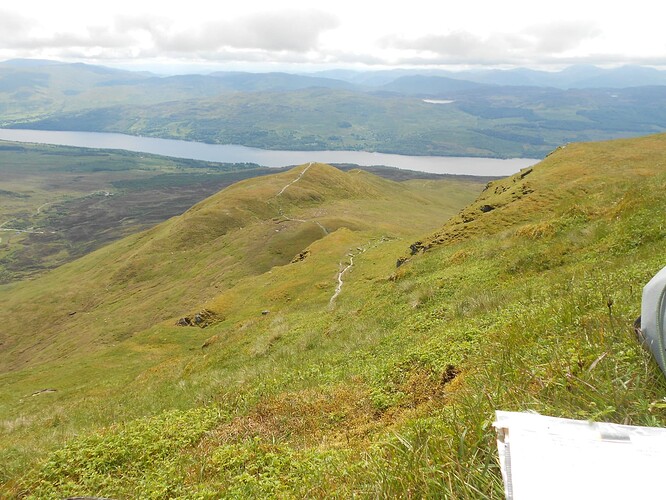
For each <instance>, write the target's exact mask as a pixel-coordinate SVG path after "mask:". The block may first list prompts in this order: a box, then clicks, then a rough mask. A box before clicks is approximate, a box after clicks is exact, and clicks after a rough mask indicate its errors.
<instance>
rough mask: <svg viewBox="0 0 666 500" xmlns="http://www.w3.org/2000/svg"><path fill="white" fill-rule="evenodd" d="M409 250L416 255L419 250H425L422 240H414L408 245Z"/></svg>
mask: <svg viewBox="0 0 666 500" xmlns="http://www.w3.org/2000/svg"><path fill="white" fill-rule="evenodd" d="M409 250H410V251H411V253H412V255H416V254H417V253H419V252H423V251H425V247H424V246H423V242H421V241H416V242H414V243H412V244H411V245H409Z"/></svg>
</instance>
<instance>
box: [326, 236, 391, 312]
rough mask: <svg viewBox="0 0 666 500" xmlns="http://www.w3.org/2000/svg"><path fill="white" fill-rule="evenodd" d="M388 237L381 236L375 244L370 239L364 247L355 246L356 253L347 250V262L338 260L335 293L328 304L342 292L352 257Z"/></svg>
mask: <svg viewBox="0 0 666 500" xmlns="http://www.w3.org/2000/svg"><path fill="white" fill-rule="evenodd" d="M388 240H389V238H387V237H386V236H382V237H381V238H380V240H379V241H377V242H376V243H375V244H372V241H370V242H369V243H368V244H367V245H366V246H365V247H362V248H361V247H358V248H356V253H354V252H349V253H348V254H347V256H348V257H349V262H348V263H344V262H343V261H340V264H339V266H338V267H339V271H338V284H337V286H336V287H335V293H333V295H332V296H331V299H330V300H329V301H328V306H329V307H333V305H334V303H335V299H337V298H338V295H340V292H342V287H343V285H344V280H343V278H344V275H345V273H346V272H347V271H349V270H350V269H351V268H352V267H353V266H354V257H356V256H358V255H361V254H362V253H365V252H366V251H367V250H370V249H372V248H375V247H377V246H379V245H381V244H382V243H384V242H385V241H388Z"/></svg>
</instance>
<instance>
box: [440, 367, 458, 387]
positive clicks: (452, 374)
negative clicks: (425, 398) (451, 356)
mask: <svg viewBox="0 0 666 500" xmlns="http://www.w3.org/2000/svg"><path fill="white" fill-rule="evenodd" d="M459 373H460V370H459V369H458V368H456V367H455V366H453V365H446V368H445V369H444V373H442V385H444V384H448V383H449V382H451V381H452V380H453V379H454V378H456V377H457V376H458V374H459Z"/></svg>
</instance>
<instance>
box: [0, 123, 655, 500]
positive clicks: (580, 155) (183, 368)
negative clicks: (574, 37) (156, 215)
mask: <svg viewBox="0 0 666 500" xmlns="http://www.w3.org/2000/svg"><path fill="white" fill-rule="evenodd" d="M664 165H666V137H664V136H653V137H647V138H643V139H637V140H633V141H614V142H610V143H600V144H585V145H569V146H567V147H566V148H564V149H560V150H558V151H557V152H556V153H554V154H553V155H551V156H549V157H548V159H547V160H546V161H544V162H542V163H541V164H539V165H537V166H536V167H535V168H534V170H533V171H532V172H531V173H529V174H527V175H526V176H523V177H522V178H521V177H520V174H518V175H517V176H515V177H513V178H508V179H506V180H503V181H499V182H498V183H494V184H493V185H491V187H490V188H489V189H490V191H491V192H486V193H484V194H483V195H482V198H481V199H480V200H479V201H477V202H474V203H472V204H471V205H469V206H468V207H467V208H466V209H464V210H463V212H462V215H460V216H456V217H454V218H452V219H451V220H450V221H449V222H448V223H446V224H445V225H444V227H443V228H441V229H440V230H438V231H436V232H435V233H433V235H432V236H430V237H427V238H421V239H420V240H419V241H420V242H421V243H422V245H421V246H420V247H419V250H418V251H417V252H415V253H414V255H410V259H409V261H408V262H407V263H404V264H403V265H402V266H400V267H399V268H398V269H397V270H396V268H395V264H396V257H397V256H400V255H404V253H405V252H409V250H407V249H408V248H409V247H410V244H411V242H412V241H415V239H408V238H407V237H406V233H402V234H399V235H398V234H396V237H395V238H392V239H391V238H387V239H381V233H373V232H364V231H360V232H359V231H352V230H349V229H339V230H337V231H333V232H332V233H330V234H328V235H327V236H325V237H322V238H320V239H318V240H317V241H315V242H313V243H311V244H310V245H309V246H308V249H309V250H310V253H309V254H308V255H307V257H306V258H304V259H303V260H300V261H297V262H295V263H291V264H286V265H284V266H276V267H273V268H272V269H271V270H270V272H266V273H263V274H257V275H251V276H246V277H245V278H244V279H242V280H239V281H238V282H237V283H235V284H234V286H233V287H229V288H228V289H227V290H224V291H222V293H220V294H219V295H218V296H217V297H215V298H213V299H212V300H210V301H208V302H205V303H201V304H199V306H198V310H201V309H203V308H204V307H205V308H206V309H208V310H211V311H214V312H215V313H216V314H218V315H219V317H221V318H224V319H223V320H222V321H219V322H216V323H214V324H212V325H211V326H209V327H208V328H206V329H205V330H202V329H196V328H193V329H186V330H183V329H182V328H178V327H175V326H172V325H170V324H166V323H162V324H158V325H156V326H154V327H153V328H151V329H149V330H145V331H143V332H140V333H137V334H136V335H135V336H134V337H132V338H131V339H128V340H126V341H124V342H122V343H120V344H119V345H118V346H117V347H116V348H112V349H111V348H110V349H108V350H106V351H104V352H105V354H104V356H103V357H102V356H100V355H99V354H97V355H95V356H93V357H92V359H91V362H93V361H95V362H99V361H101V360H108V361H110V360H114V361H115V362H116V363H118V365H122V366H124V368H123V373H124V375H123V376H122V377H121V376H117V377H115V378H114V377H113V376H109V375H107V376H105V377H104V378H103V379H102V380H104V382H103V384H104V386H103V387H100V384H99V383H97V384H92V383H90V384H85V383H82V382H78V384H80V389H79V390H80V392H79V395H76V396H75V395H74V394H73V393H72V392H67V393H65V392H64V391H63V393H62V394H61V393H60V392H58V393H54V394H50V395H43V396H39V398H45V397H51V396H53V397H54V399H53V403H54V404H53V406H47V405H42V403H38V402H37V397H35V398H30V399H31V400H34V401H35V403H32V402H30V403H26V404H27V405H28V407H29V408H30V409H31V410H32V411H21V410H18V409H17V410H15V411H13V412H11V413H7V414H6V415H7V418H6V420H5V422H6V423H5V427H4V431H3V432H4V433H5V435H6V436H7V437H8V438H9V439H10V440H9V441H7V442H8V443H10V445H9V446H6V448H5V449H4V450H3V452H2V453H3V458H6V459H7V463H9V464H10V466H9V468H8V471H7V472H6V473H5V476H4V477H5V478H6V481H7V485H6V486H5V489H4V491H6V492H7V494H10V495H12V494H14V495H16V494H19V493H20V492H26V493H27V492H31V493H34V492H39V494H40V495H42V494H43V495H44V496H45V497H48V495H51V496H53V497H57V495H61V496H62V495H63V494H64V493H65V492H66V493H67V494H70V493H71V494H73V493H77V494H83V493H86V492H93V491H94V492H95V493H96V494H107V495H111V494H118V495H129V496H142V497H147V498H149V497H156V498H158V497H159V498H163V497H187V498H211V497H256V496H263V497H271V496H273V497H285V498H306V497H351V496H354V495H355V496H359V497H381V498H395V497H400V498H403V497H404V498H412V497H419V498H422V497H425V498H460V499H462V498H502V497H503V489H502V482H501V476H500V474H499V465H498V462H497V457H496V445H495V435H494V430H493V428H492V422H493V419H494V411H495V410H496V409H503V410H516V411H537V412H539V413H543V414H547V415H552V416H560V417H571V418H578V419H590V420H604V421H612V422H618V423H625V424H634V425H652V426H664V425H666V404H664V398H665V397H666V380H665V379H664V377H663V375H662V374H661V373H660V372H659V370H658V368H657V366H656V364H655V363H654V362H653V360H652V359H651V358H650V356H649V354H648V353H647V352H646V351H645V350H644V349H643V348H642V347H641V346H640V344H639V343H638V342H637V341H636V339H635V338H634V334H633V331H632V323H633V320H634V319H635V317H636V316H638V314H639V310H640V294H641V289H642V286H643V285H644V284H645V283H646V282H647V281H648V280H649V279H650V277H651V276H653V275H654V273H655V272H657V271H658V270H659V269H660V268H661V267H663V265H664V264H665V262H664V259H663V257H662V255H663V252H662V249H663V244H664V239H665V238H666V230H664V228H663V224H662V217H661V207H663V202H664V199H663V193H664V190H663V187H664V185H665V184H666V170H664ZM527 180H529V186H530V189H531V190H532V191H531V192H529V193H526V192H525V190H523V189H522V188H518V189H515V190H514V191H511V190H512V189H514V187H516V186H518V187H519V186H522V185H523V184H522V183H523V182H524V181H527ZM501 186H506V187H507V189H506V190H504V191H502V190H501V189H498V190H497V191H498V192H497V196H498V198H497V199H495V198H494V194H493V193H494V189H495V187H497V188H499V187H501ZM486 191H488V190H486ZM511 192H513V193H514V194H515V193H518V194H516V195H514V194H511V195H509V194H507V193H511ZM308 203H310V201H308ZM486 204H488V205H494V206H496V207H497V208H495V209H494V210H491V211H485V212H483V211H480V210H476V208H475V207H480V206H483V205H486ZM466 214H468V215H469V214H472V215H474V217H472V218H470V217H467V216H466ZM396 217H399V216H398V215H397V216H396ZM465 218H467V219H468V221H467V222H464V220H463V219H465ZM463 228H469V229H463ZM421 234H422V233H421ZM414 238H418V236H416V235H415V236H414ZM369 241H381V244H377V245H374V246H373V245H370V246H368V247H367V250H366V251H365V252H363V253H359V254H358V255H357V258H355V261H354V266H353V268H352V270H351V272H349V274H346V275H345V285H344V288H343V291H342V293H341V294H340V295H339V296H338V297H337V298H336V301H335V305H334V307H332V308H329V307H328V300H329V298H330V296H331V294H332V292H333V289H334V287H335V276H336V275H337V274H336V273H337V270H338V264H339V262H340V260H342V259H343V258H344V257H345V256H346V255H348V253H349V252H350V251H354V249H356V248H360V247H362V246H363V245H366V244H367V243H368V242H369ZM263 310H266V311H267V313H266V314H262V311H263ZM211 338H215V341H214V342H210V343H208V342H206V341H207V339H211ZM204 343H208V345H207V346H206V347H205V348H202V345H203V344H204ZM167 353H168V356H167ZM123 357H125V358H124V359H123V360H122V363H121V362H120V360H121V358H123ZM147 360H151V361H150V367H148V366H143V367H140V366H139V365H140V363H146V361H147ZM132 363H136V365H134V367H132ZM71 366H72V365H71V364H69V361H64V362H63V369H65V367H66V368H67V369H71ZM45 367H48V368H49V369H51V368H53V364H48V365H45ZM131 367H132V368H131ZM45 369H46V368H45ZM56 370H57V368H56ZM43 373H44V372H43ZM43 373H42V375H40V374H35V375H33V376H34V377H35V379H34V380H44V379H43V378H41V377H42V376H43ZM79 373H81V372H79ZM22 376H23V374H22V373H21V375H20V376H19V375H17V378H16V379H13V380H12V379H11V377H9V378H8V380H9V381H10V382H11V383H12V384H16V387H18V386H19V385H18V384H20V383H24V382H20V379H21V377H22ZM73 383H74V382H73V381H72V384H73ZM121 384H122V393H121V392H120V390H119V386H120V385H121ZM23 387H25V386H23ZM95 391H98V392H97V394H98V396H96V395H95ZM81 394H85V395H86V396H85V397H86V398H91V400H92V401H94V402H95V403H100V404H101V399H102V398H106V403H104V404H103V405H102V407H103V408H106V409H108V408H109V407H110V405H112V404H113V405H119V404H121V405H123V406H124V409H122V410H118V413H117V414H116V415H115V416H113V417H110V418H107V419H106V420H105V419H102V418H99V416H97V417H93V416H91V415H90V413H89V411H90V400H89V401H86V400H85V399H84V398H81V397H79V396H80V395H81ZM3 397H4V398H5V399H4V401H8V400H9V398H8V397H7V396H3ZM26 399H27V398H26ZM41 401H45V400H43V399H42V400H41ZM55 404H58V405H60V407H61V408H62V409H63V411H62V412H61V413H59V416H58V418H59V419H60V420H59V421H53V422H51V424H50V425H52V429H54V431H55V432H60V433H61V436H62V438H67V441H68V443H69V444H68V445H67V447H65V448H62V446H61V444H60V441H59V440H58V439H53V437H51V438H49V439H48V440H47V443H49V446H50V447H51V448H52V449H53V451H51V452H50V453H49V451H48V447H49V446H44V445H43V444H42V445H41V446H38V445H37V444H36V443H35V439H36V436H42V437H43V436H44V433H43V431H38V429H37V425H38V423H39V424H43V423H44V422H46V421H47V420H46V418H45V416H44V415H46V413H47V410H46V408H49V410H53V409H54V407H55ZM129 407H131V409H129ZM167 410H168V411H167ZM199 412H203V413H202V414H200V413H199ZM206 412H212V414H213V415H215V417H214V418H213V420H207V418H204V417H203V416H201V415H203V414H206V415H208V413H206ZM141 413H144V414H146V415H154V417H149V418H148V420H146V419H145V418H143V417H141ZM21 418H25V419H26V420H25V421H24V422H23V423H22V421H21ZM30 418H32V419H34V420H32V421H31V420H30ZM171 418H173V419H176V420H178V421H181V420H182V421H184V422H189V421H190V420H191V423H192V426H191V427H192V429H204V430H203V431H202V432H200V433H196V432H195V434H193V435H192V437H191V439H190V438H188V439H185V440H180V438H178V437H177V436H174V437H173V439H172V438H170V437H169V435H168V434H165V438H164V439H165V441H164V446H165V447H166V448H168V450H169V451H168V453H167V454H166V455H165V456H166V458H165V459H164V460H162V461H160V460H158V461H155V462H154V463H149V462H144V470H143V478H141V479H140V478H138V477H136V476H135V475H133V473H132V472H131V471H132V470H133V469H132V468H131V467H129V466H128V467H126V466H124V465H122V464H121V465H120V466H118V467H116V468H113V466H112V465H113V464H114V463H115V462H114V461H113V460H115V459H113V460H112V458H111V455H113V456H116V455H115V454H116V453H119V454H121V455H122V456H124V455H123V453H124V452H122V450H123V446H124V444H123V443H119V438H118V437H117V436H120V435H122V432H124V431H120V430H118V429H123V428H125V427H122V426H127V427H126V428H127V429H136V432H137V433H138V435H139V439H140V440H142V442H143V443H144V444H143V445H140V446H139V448H140V449H143V450H150V449H151V448H150V446H148V445H147V444H146V443H147V442H150V441H151V438H150V436H152V435H153V434H151V433H153V432H159V428H160V427H161V426H166V427H165V429H168V426H167V423H166V420H169V419H171ZM114 422H116V423H115V424H114ZM119 422H124V423H119ZM147 422H150V425H149V426H150V427H151V429H148V428H146V423H147ZM114 425H115V426H116V427H114ZM118 425H120V426H121V427H120V428H119V427H117V426H118ZM21 426H22V427H21ZM99 426H107V427H106V428H103V429H99V428H98V427H99ZM109 426H110V427H109ZM153 426H154V428H153ZM185 427H187V428H189V427H190V426H189V425H185ZM105 429H106V430H105ZM79 431H82V432H81V435H80V436H79V437H74V434H75V433H77V432H79ZM132 432H134V431H132ZM19 436H21V437H22V438H23V439H24V442H25V443H30V446H32V447H33V449H34V450H35V454H36V455H37V456H38V457H40V461H37V462H33V461H28V460H26V459H25V454H24V452H23V450H21V449H20V447H19V445H18V443H19V441H18V439H17V438H18V437H19ZM188 436H189V434H188ZM158 442H161V441H159V440H158ZM97 449H105V450H109V451H108V454H107V455H104V456H103V457H101V458H100V459H99V466H98V467H96V468H90V467H89V465H87V463H82V462H80V461H79V460H80V457H85V456H97V455H94V453H95V450H97ZM67 450H77V451H76V452H70V451H67ZM105 453H106V452H105ZM132 453H142V452H141V451H136V452H132ZM128 456H129V455H128ZM63 457H64V458H63ZM58 460H61V461H62V460H64V461H65V462H67V463H68V464H70V465H69V466H68V467H69V468H67V469H66V470H65V469H62V470H61V469H58V471H59V472H57V473H56V474H55V476H54V477H53V478H51V480H50V482H49V484H47V482H46V481H43V480H42V479H40V478H44V477H45V474H47V472H48V471H50V470H52V469H51V468H50V467H51V466H50V465H49V464H51V463H53V462H54V461H58ZM58 481H60V482H58Z"/></svg>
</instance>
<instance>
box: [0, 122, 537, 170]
mask: <svg viewBox="0 0 666 500" xmlns="http://www.w3.org/2000/svg"><path fill="white" fill-rule="evenodd" d="M0 140H6V141H17V142H32V143H40V144H57V145H62V146H76V147H83V148H103V149H124V150H128V151H135V152H140V153H151V154H157V155H164V156H173V157H176V158H190V159H194V160H204V161H215V162H224V163H256V164H259V165H263V166H267V167H283V166H287V165H301V164H303V163H308V162H311V161H315V162H322V163H353V164H356V165H364V166H370V165H386V166H390V167H397V168H402V169H405V170H416V171H420V172H429V173H436V174H462V175H482V176H506V175H511V174H514V173H516V172H518V171H519V170H520V169H521V168H525V167H529V166H531V165H534V164H535V163H537V162H538V161H539V160H537V159H533V158H511V159H507V160H500V159H495V158H471V157H450V156H407V155H395V154H384V153H368V152H364V151H272V150H267V149H258V148H249V147H246V146H237V145H229V144H205V143H202V142H192V141H179V140H172V139H156V138H152V137H138V136H132V135H125V134H109V133H99V132H60V131H49V130H20V129H0Z"/></svg>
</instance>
